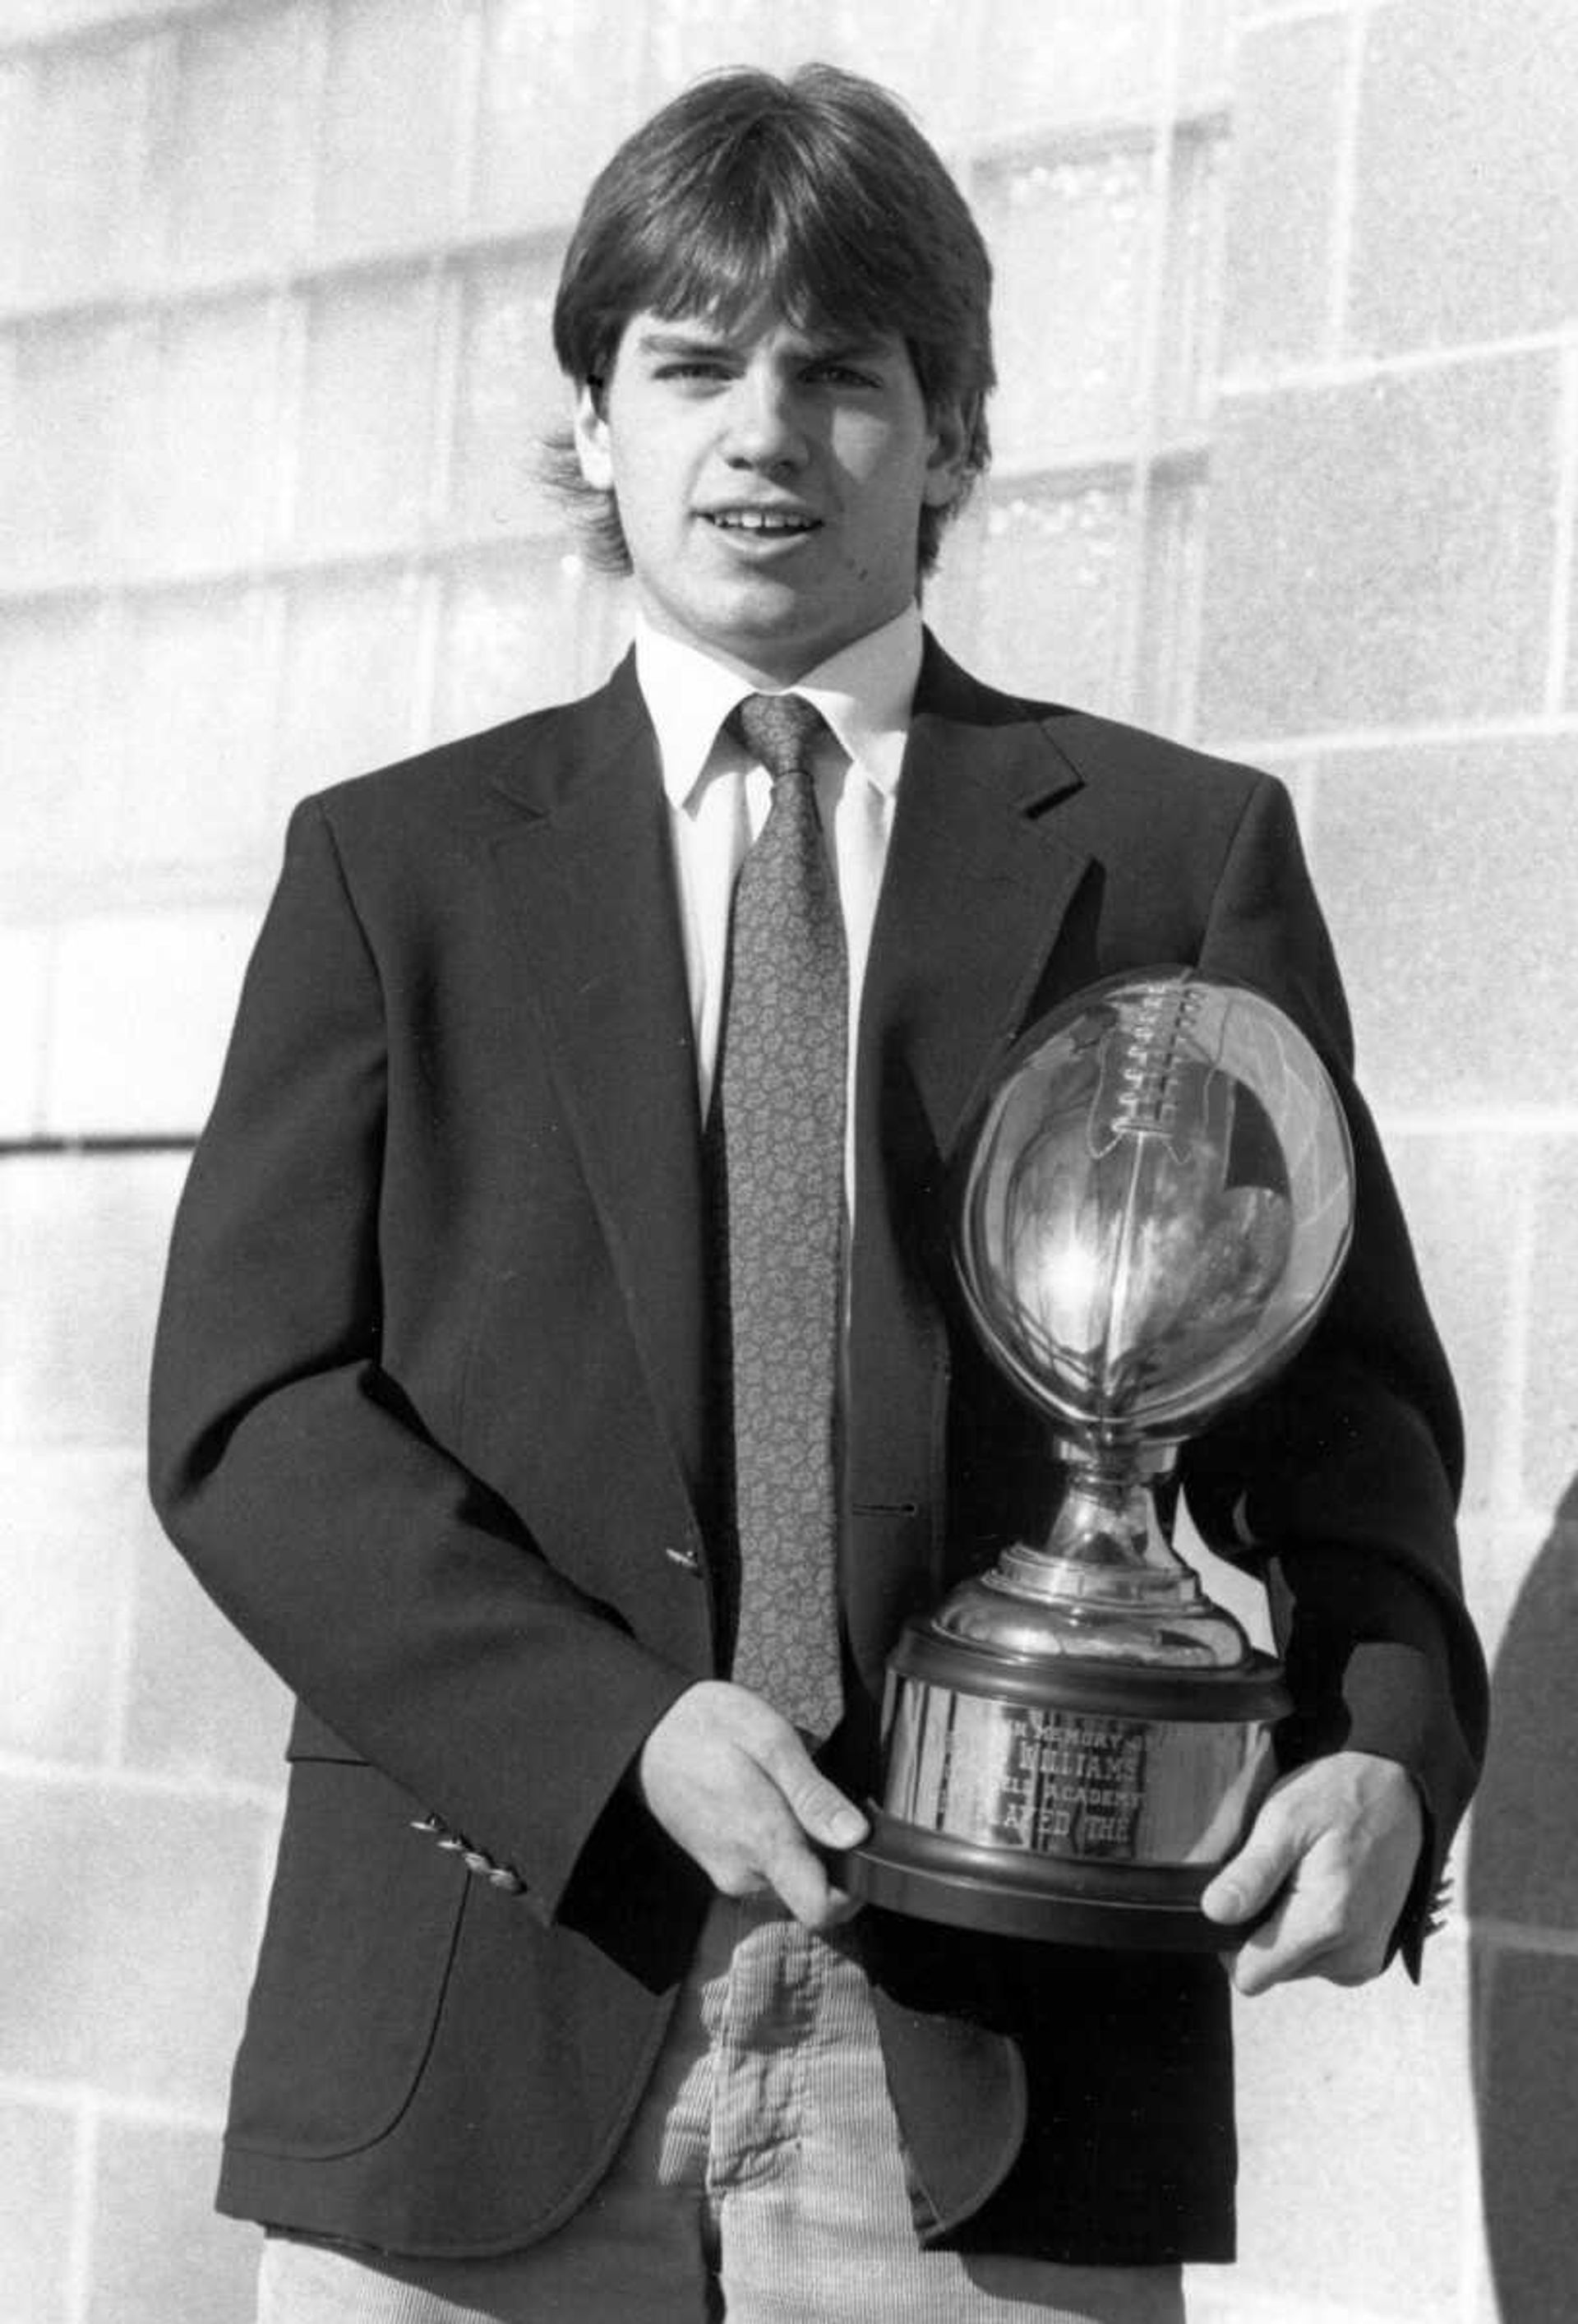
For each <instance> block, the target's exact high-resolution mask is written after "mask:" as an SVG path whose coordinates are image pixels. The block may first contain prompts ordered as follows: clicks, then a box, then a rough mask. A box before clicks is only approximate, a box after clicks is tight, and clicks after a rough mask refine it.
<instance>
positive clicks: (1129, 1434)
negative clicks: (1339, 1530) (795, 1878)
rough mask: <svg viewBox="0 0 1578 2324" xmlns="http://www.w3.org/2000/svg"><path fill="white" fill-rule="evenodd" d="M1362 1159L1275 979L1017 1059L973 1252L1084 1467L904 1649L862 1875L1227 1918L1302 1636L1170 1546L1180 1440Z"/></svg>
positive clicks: (1088, 1010) (952, 1916)
mask: <svg viewBox="0 0 1578 2324" xmlns="http://www.w3.org/2000/svg"><path fill="white" fill-rule="evenodd" d="M1352 1218H1353V1165H1352V1157H1351V1150H1350V1148H1349V1142H1348V1134H1347V1126H1346V1123H1345V1121H1344V1117H1343V1114H1342V1111H1341V1109H1340V1107H1339V1105H1338V1103H1337V1100H1336V1098H1335V1093H1334V1092H1333V1090H1332V1088H1331V1085H1330V1083H1329V1082H1328V1080H1327V1077H1326V1072H1325V1069H1324V1067H1323V1066H1322V1065H1321V1063H1320V1060H1319V1059H1318V1057H1317V1055H1316V1053H1315V1051H1314V1049H1313V1048H1312V1047H1311V1046H1310V1044H1309V1042H1308V1041H1307V1039H1306V1037H1304V1035H1303V1034H1302V1033H1301V1032H1300V1031H1299V1030H1298V1028H1297V1026H1295V1025H1294V1024H1293V1023H1292V1021H1291V1020H1290V1019H1289V1018H1288V1017H1287V1016H1286V1015H1285V1014H1284V1013H1283V1012H1282V1011H1281V1010H1279V1009H1278V1008H1276V1007H1274V1006H1273V1004H1272V1003H1271V1002H1270V1001H1267V1000H1265V999H1264V998H1263V997H1262V996H1261V995H1260V994H1259V993H1256V992H1253V991H1250V990H1249V989H1248V988H1247V987H1244V986H1241V985H1236V984H1232V983H1228V982H1221V981H1212V980H1210V979H1207V978H1206V977H1204V976H1202V975H1200V974H1198V973H1196V972H1194V971H1192V970H1188V969H1181V968H1159V969H1154V970H1150V971H1144V972H1140V973H1133V974H1130V975H1125V976H1122V977H1117V978H1114V979H1111V980H1109V981H1108V982H1106V983H1105V984H1100V985H1096V986H1094V987H1092V988H1091V989H1090V990H1089V991H1086V992H1083V993H1081V994H1079V995H1078V997H1077V998H1076V999H1075V1000H1073V1001H1070V1002H1069V1003H1068V1004H1067V1005H1066V1006H1064V1007H1063V1008H1061V1009H1059V1010H1056V1011H1055V1012H1054V1013H1053V1014H1052V1015H1051V1016H1050V1017H1049V1018H1047V1019H1044V1020H1043V1021H1042V1023H1041V1025H1039V1026H1038V1027H1037V1028H1035V1029H1034V1030H1033V1031H1032V1033H1031V1034H1030V1035H1029V1036H1027V1037H1026V1038H1025V1039H1024V1040H1023V1041H1022V1042H1021V1043H1020V1044H1019V1045H1018V1047H1016V1049H1015V1050H1014V1053H1013V1055H1012V1056H1010V1058H1009V1060H1008V1064H1007V1066H1006V1069H1005V1073H1004V1074H1003V1076H1002V1078H1001V1079H1000V1081H999V1083H998V1084H997V1087H996V1091H995V1095H994V1096H993V1097H992V1099H991V1101H990V1102H989V1104H988V1106H987V1109H986V1113H985V1116H984V1119H983V1120H982V1123H981V1126H980V1129H979V1130H978V1133H977V1137H976V1139H975V1143H974V1146H973V1148H972V1151H971V1156H970V1161H969V1168H968V1177H967V1179H966V1182H965V1188H964V1196H963V1203H962V1207H961V1215H960V1219H959V1230H958V1249H957V1258H958V1265H959V1277H960V1280H961V1282H962V1285H963V1287H964V1292H965V1296H966V1299H967V1302H968V1307H969V1311H970V1314H971V1316H972V1318H973V1320H974V1323H975V1324H976V1326H977V1330H978V1331H979V1333H980V1334H981V1336H982V1338H983V1340H984V1342H985V1343H986V1347H987V1349H988V1350H989V1351H990V1352H991V1354H992V1355H993V1357H994V1358H995V1360H996V1361H997V1363H998V1364H999V1365H1001V1366H1002V1368H1003V1369H1005V1371H1006V1373H1007V1374H1008V1376H1009V1378H1010V1379H1012V1380H1013V1381H1014V1384H1015V1385H1016V1386H1017V1387H1018V1388H1020V1389H1021V1390H1022V1391H1023V1394H1024V1395H1025V1396H1026V1397H1029V1398H1030V1399H1031V1400H1032V1403H1034V1404H1035V1405H1036V1406H1038V1407H1039V1408H1040V1410H1041V1412H1042V1413H1043V1414H1044V1415H1045V1416H1046V1418H1047V1421H1048V1424H1049V1443H1048V1457H1049V1474H1051V1473H1053V1471H1052V1469H1051V1464H1052V1463H1053V1462H1060V1463H1061V1464H1062V1466H1063V1470H1064V1486H1063V1491H1062V1497H1061V1499H1060V1503H1059V1505H1058V1508H1057V1510H1056V1514H1055V1517H1054V1518H1053V1521H1052V1524H1051V1526H1050V1531H1049V1533H1048V1534H1047V1535H1046V1537H1045V1538H1044V1539H1042V1540H1039V1541H1035V1542H1021V1543H1018V1544H1016V1545H1014V1546H1013V1547H1011V1548H1008V1549H1006V1550H1005V1551H1004V1552H1003V1553H1002V1554H1000V1555H999V1556H998V1558H997V1560H996V1563H995V1564H994V1565H993V1566H992V1567H991V1568H990V1569H989V1570H988V1571H986V1572H983V1573H980V1574H977V1575H976V1576H975V1577H973V1578H972V1579H970V1580H968V1581H967V1582H963V1583H962V1584H960V1586H959V1587H958V1588H957V1589H956V1590H954V1591H953V1592H952V1593H951V1595H950V1597H948V1598H947V1599H946V1600H944V1602H943V1603H942V1605H941V1606H940V1608H938V1609H937V1610H936V1611H935V1612H934V1613H933V1614H931V1615H930V1616H928V1617H926V1618H924V1619H922V1620H918V1621H913V1622H911V1623H910V1624H909V1625H908V1626H907V1628H906V1629H905V1631H904V1635H903V1637H901V1639H900V1641H899V1644H898V1646H897V1647H896V1648H895V1652H894V1654H893V1655H892V1657H891V1660H890V1663H889V1666H888V1680H887V1697H886V1704H885V1713H884V1735H883V1778H882V1786H881V1796H880V1799H879V1800H878V1801H877V1802H876V1803H874V1804H873V1807H872V1827H873V1828H872V1833H871V1837H870V1839H869V1840H868V1842H867V1845H866V1846H865V1847H864V1848H862V1849H858V1850H856V1851H854V1852H853V1853H852V1854H851V1855H850V1856H849V1857H848V1858H845V1859H844V1861H843V1864H842V1867H841V1871H840V1877H841V1878H842V1879H843V1881H844V1883H845V1885H846V1886H848V1887H849V1889H850V1890H851V1892H852V1893H853V1894H855V1895H858V1896H861V1897H864V1898H866V1899H867V1900H869V1901H872V1902H876V1903H880V1904H886V1905H889V1906H892V1907H894V1908H895V1909H896V1910H898V1911H901V1912H908V1913H913V1914H919V1915H921V1916H922V1918H927V1919H931V1920H937V1921H943V1922H950V1923H956V1924H960V1925H964V1926H968V1927H976V1928H981V1929H988V1930H995V1931H999V1932H1005V1933H1008V1934H1014V1935H1022V1936H1036V1937H1046V1938H1051V1939H1060V1940H1062V1941H1068V1942H1073V1943H1095V1944H1106V1943H1112V1944H1119V1945H1138V1946H1152V1947H1158V1946H1159V1947H1171V1948H1176V1949H1191V1948H1202V1947H1212V1948H1217V1949H1225V1948H1227V1947H1230V1946H1232V1945H1234V1944H1235V1943H1236V1942H1237V1941H1239V1939H1240V1938H1241V1937H1242V1935H1243V1930H1242V1929H1231V1928H1224V1927H1219V1926H1217V1925H1216V1924H1215V1923H1211V1922H1209V1921H1207V1920H1206V1917H1205V1915H1204V1914H1202V1913H1201V1912H1200V1911H1199V1909H1198V1899H1199V1896H1200V1893H1201V1891H1202V1890H1203V1889H1204V1888H1205V1886H1206V1883H1207V1882H1208V1881H1209V1879H1210V1878H1211V1877H1212V1875H1213V1873H1214V1872H1215V1871H1216V1869H1217V1868H1218V1867H1219V1866H1220V1865H1221V1864H1222V1863H1224V1862H1225V1859H1226V1858H1228V1857H1229V1856H1230V1855H1232V1854H1233V1853H1234V1850H1235V1849H1236V1848H1237V1846H1238V1845H1239V1842H1240V1840H1242V1839H1243V1835H1244V1833H1245V1831H1246V1830H1247V1826H1248V1823H1249V1820H1250V1818H1251V1816H1252V1813H1253V1812H1254V1809H1255V1806H1256V1805H1257V1803H1258V1802H1259V1800H1260V1798H1261V1794H1263V1792H1264V1790H1265V1788H1266V1786H1267V1784H1269V1783H1270V1781H1271V1775H1272V1773H1273V1764H1274V1763H1273V1744H1272V1735H1273V1729H1274V1728H1275V1726H1276V1723H1277V1721H1278V1720H1279V1719H1280V1718H1281V1717H1283V1716H1284V1715H1285V1714H1286V1712H1287V1711H1288V1709H1289V1699H1288V1696H1287V1693H1286V1690H1285V1687H1284V1685H1283V1682H1282V1675H1281V1671H1280V1665H1278V1664H1277V1663H1276V1662H1275V1661H1274V1660H1273V1659H1272V1658H1271V1656H1270V1655H1265V1654H1263V1653H1261V1652H1260V1651H1258V1650H1257V1649H1255V1648H1254V1647H1253V1646H1251V1644H1250V1642H1249V1640H1248V1637H1247V1636H1246V1635H1245V1633H1244V1631H1243V1628H1241V1626H1240V1625H1239V1623H1238V1622H1237V1621H1236V1620H1235V1619H1234V1617H1233V1616H1232V1615H1231V1614H1229V1613H1228V1612H1226V1611H1225V1609H1222V1608H1220V1607H1218V1606H1216V1605H1215V1604H1213V1602H1212V1601H1211V1600H1210V1599H1209V1598H1208V1597H1207V1596H1206V1593H1205V1591H1204V1590H1203V1589H1202V1587H1201V1585H1200V1582H1199V1581H1198V1579H1197V1576H1196V1575H1195V1573H1194V1572H1192V1571H1191V1570H1190V1568H1189V1567H1188V1565H1187V1564H1186V1563H1184V1561H1183V1560H1182V1558H1181V1557H1180V1556H1179V1554H1178V1553H1177V1552H1176V1551H1175V1549H1174V1548H1173V1546H1172V1543H1171V1538H1170V1513H1171V1510H1172V1508H1173V1505H1174V1502H1175V1500H1176V1492H1175V1490H1174V1489H1173V1471H1174V1470H1175V1468H1176V1465H1177V1462H1178V1458H1179V1451H1180V1448H1181V1446H1182V1444H1183V1443H1184V1441H1185V1440H1186V1439H1187V1438H1188V1437H1189V1436H1192V1435H1195V1434H1197V1433H1198V1432H1199V1431H1200V1430H1201V1429H1202V1428H1203V1427H1205V1426H1206V1425H1208V1424H1209V1423H1210V1422H1211V1421H1213V1420H1215V1419H1216V1418H1217V1417H1218V1416H1220V1415H1221V1414H1222V1413H1223V1412H1224V1411H1225V1410H1226V1409H1227V1408H1228V1407H1229V1406H1233V1405H1234V1404H1236V1403H1237V1402H1238V1401H1239V1400H1240V1399H1242V1398H1243V1397H1245V1396H1247V1395H1249V1394H1250V1393H1252V1391H1254V1390H1256V1389H1258V1388H1261V1386H1262V1385H1263V1384H1264V1383H1265V1381H1266V1380H1267V1379H1268V1378H1269V1377H1270V1376H1271V1373H1273V1372H1274V1371H1275V1370H1276V1369H1278V1368H1279V1367H1280V1365H1281V1364H1283V1363H1284V1362H1286V1361H1287V1360H1288V1359H1289V1357H1290V1356H1291V1355H1292V1354H1293V1352H1294V1351H1296V1349H1297V1348H1298V1346H1299V1345H1300V1344H1301V1343H1302V1342H1303V1341H1304V1340H1305V1338H1306V1337H1307V1334H1308V1333H1309V1332H1310V1330H1311V1329H1312V1328H1313V1326H1314V1324H1315V1323H1316V1321H1317V1317H1318V1316H1319V1314H1320V1312H1321V1310H1322V1308H1323V1307H1324V1305H1325V1304H1326V1299H1327V1297H1328V1296H1329V1295H1330V1293H1331V1290H1332V1288H1333V1286H1334V1285H1335V1280H1336V1277H1337V1275H1338V1272H1339V1270H1340V1268H1341V1267H1342V1264H1343V1260H1344V1257H1345V1255H1346V1252H1347V1247H1348V1242H1349V1239H1350V1233H1351V1229H1352Z"/></svg>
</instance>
